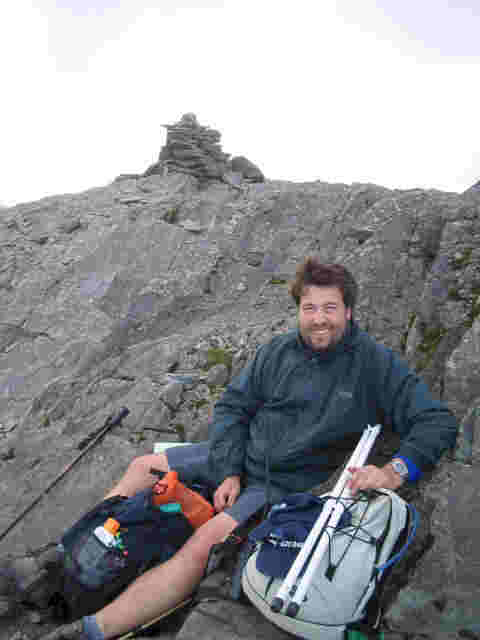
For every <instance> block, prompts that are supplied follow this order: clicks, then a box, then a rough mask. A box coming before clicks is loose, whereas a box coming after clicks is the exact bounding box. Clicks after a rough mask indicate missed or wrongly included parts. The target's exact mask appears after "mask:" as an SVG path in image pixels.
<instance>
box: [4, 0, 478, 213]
mask: <svg viewBox="0 0 480 640" xmlns="http://www.w3.org/2000/svg"><path fill="white" fill-rule="evenodd" d="M0 60H1V76H0V77H1V83H2V96H1V100H0V105H1V106H0V114H1V116H0V143H1V153H0V177H1V182H0V202H1V203H3V204H8V205H10V204H15V203H18V202H26V201H30V200H35V199H38V198H41V197H43V196H46V195H52V194H61V193H68V192H77V191H82V190H84V189H88V188H91V187H95V186H101V185H104V184H107V183H109V182H110V181H111V180H113V179H114V178H115V176H117V175H118V174H120V173H130V172H133V173H141V172H143V171H144V170H145V169H146V168H147V167H148V166H149V165H150V164H152V163H153V162H155V160H156V159H157V156H158V153H159V151H160V148H161V146H162V144H163V143H164V142H165V130H164V129H162V128H161V126H160V125H161V124H168V123H173V122H176V121H177V120H178V119H179V118H180V117H181V115H182V114H183V113H186V112H192V111H193V112H194V113H196V114H197V117H198V119H199V122H200V124H203V125H208V126H210V127H214V128H216V129H219V130H220V132H221V133H222V145H223V150H224V151H225V152H226V153H230V154H232V155H245V156H247V157H248V158H249V159H250V160H252V161H253V162H255V163H256V164H257V165H258V166H259V167H260V168H261V169H262V171H263V172H264V173H265V175H266V176H267V178H271V179H285V180H294V181H297V182H301V181H310V180H322V181H327V182H345V183H351V182H374V183H376V184H380V185H384V186H386V187H394V188H414V187H424V188H435V189H442V190H446V191H457V192H461V191H463V190H465V189H466V188H468V187H469V186H471V184H473V183H474V182H476V181H477V180H479V179H480V123H479V113H480V99H479V98H480V0H468V1H467V0H466V1H464V2H463V1H460V0H337V1H335V0H287V1H283V0H223V1H222V0H156V1H155V0H6V1H4V2H2V3H1V6H0Z"/></svg>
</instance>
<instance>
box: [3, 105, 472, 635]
mask: <svg viewBox="0 0 480 640" xmlns="http://www.w3.org/2000/svg"><path fill="white" fill-rule="evenodd" d="M182 121H183V124H181V127H179V128H178V129H177V128H174V127H172V128H171V129H169V143H167V147H168V151H166V152H165V153H164V154H163V156H162V161H161V162H162V166H163V167H168V171H167V172H161V173H160V174H158V173H152V174H151V175H147V176H143V177H138V176H128V175H127V176H123V177H122V179H120V180H117V181H114V182H113V183H112V184H111V185H109V186H107V187H104V188H97V189H92V190H90V191H86V192H84V193H79V194H76V195H69V196H61V197H51V198H45V199H43V200H40V201H38V202H33V203H28V204H22V205H18V206H16V207H12V208H8V209H6V210H3V211H2V214H1V216H0V251H1V259H0V295H1V300H2V304H1V306H0V389H1V395H0V397H1V404H0V478H1V485H0V486H1V487H2V509H1V512H0V535H1V532H2V531H4V530H5V529H6V528H7V526H9V525H10V523H11V522H13V520H14V519H15V518H16V517H17V516H18V514H20V513H21V511H22V510H23V509H25V508H26V507H27V506H28V505H29V504H30V503H31V501H32V500H33V499H34V498H35V497H36V496H37V495H38V493H39V492H40V490H42V489H44V488H45V487H47V486H48V485H49V483H50V482H51V481H52V480H53V479H54V478H55V477H56V476H57V474H59V473H60V471H61V470H62V469H63V468H64V467H65V465H66V464H67V463H69V462H70V461H71V460H72V459H73V458H74V457H75V456H76V455H77V454H78V453H79V447H80V446H81V445H82V442H84V440H85V438H86V437H87V436H89V435H91V434H92V433H94V432H96V430H97V429H98V428H99V427H101V426H102V425H103V424H104V422H105V420H106V418H107V416H109V415H110V414H112V413H116V412H118V410H119V408H120V407H122V406H126V407H128V408H129V409H130V414H129V416H128V417H127V418H126V419H125V420H124V421H123V422H122V424H121V425H120V426H118V427H115V428H113V429H112V430H111V431H110V432H109V434H108V435H106V436H105V438H104V439H103V440H101V441H100V442H99V443H98V444H97V445H96V446H95V447H93V448H92V449H91V450H90V451H89V452H88V453H87V454H86V455H85V457H84V458H82V460H81V461H80V462H79V463H78V464H77V465H76V466H75V467H74V468H72V469H71V471H70V472H69V473H67V474H66V475H65V477H64V478H63V479H62V480H61V482H59V483H58V485H57V486H56V487H55V488H54V489H53V490H52V491H51V492H49V493H48V495H47V496H45V497H44V498H43V499H42V500H41V501H40V502H39V503H38V504H37V506H36V507H35V508H34V509H32V510H31V511H30V512H29V513H28V514H27V515H26V516H25V517H24V518H23V519H22V520H21V521H20V522H19V523H18V524H17V526H16V527H14V528H13V529H12V530H11V531H10V533H9V534H8V535H7V536H5V537H4V538H3V539H2V540H1V549H2V552H1V553H2V554H3V556H5V557H6V556H8V555H9V554H10V555H11V554H14V555H16V557H18V556H22V555H23V556H25V557H28V556H29V553H30V552H31V551H32V550H37V549H39V548H40V547H42V545H45V544H47V543H48V542H51V541H56V540H58V538H59V536H60V535H61V533H62V531H64V530H65V528H66V527H67V526H69V525H70V524H71V523H72V522H74V521H75V520H76V519H77V518H78V516H79V514H80V513H82V512H84V511H86V510H87V509H88V508H89V507H91V506H92V505H93V504H94V503H95V502H97V501H98V500H100V499H101V498H102V496H103V495H105V493H106V491H107V490H108V489H110V487H111V486H112V485H113V483H114V481H115V480H116V479H117V478H118V477H119V475H120V474H121V473H122V472H123V471H124V469H125V468H126V466H127V464H128V462H129V461H130V460H131V458H132V457H133V456H135V455H140V454H142V453H146V452H151V451H152V448H153V443H154V442H156V441H160V440H170V441H173V442H175V441H181V440H184V439H186V440H201V439H205V437H206V435H207V433H208V420H209V414H210V412H211V409H212V406H213V405H214V403H215V401H216V399H217V398H218V396H219V394H220V393H221V392H222V390H223V389H224V388H225V385H226V384H227V383H228V381H229V380H230V379H231V377H232V376H233V375H236V374H237V373H238V372H239V371H240V370H241V368H242V366H243V365H244V364H245V363H246V362H247V360H248V359H249V358H250V357H251V356H252V355H253V354H254V352H255V349H256V348H257V347H258V346H259V345H260V344H262V343H264V342H266V341H268V340H269V339H270V338H271V337H272V336H273V335H275V334H277V333H279V332H283V331H285V330H286V329H288V328H290V327H293V326H295V324H296V309H295V305H294V303H293V301H291V300H290V299H289V297H288V294H287V287H286V285H287V282H288V280H289V278H291V277H293V276H294V274H295V269H296V267H297V265H298V263H299V261H301V260H302V259H303V258H304V257H305V256H307V255H311V254H317V255H319V256H320V257H321V258H322V259H324V260H325V261H332V262H333V261H338V262H342V263H344V264H345V265H346V266H347V267H349V268H350V269H351V270H352V272H353V273H354V274H355V276H356V278H357V280H358V282H359V285H360V292H361V293H360V299H359V304H358V308H357V310H356V320H357V322H358V323H359V324H360V326H362V327H364V328H366V329H367V330H368V331H370V333H371V334H372V335H374V336H375V337H376V338H377V339H379V340H381V341H383V342H384V343H385V344H387V345H388V346H390V347H392V348H393V349H395V350H396V351H398V352H399V353H400V354H402V355H403V356H404V358H406V359H407V360H408V361H409V362H410V364H411V366H412V367H415V368H416V370H417V371H418V373H419V374H420V375H421V376H422V377H423V378H424V379H425V380H426V382H427V384H428V385H429V386H430V387H431V388H432V390H433V392H434V393H435V394H438V396H441V397H442V398H443V399H444V400H445V401H446V402H448V403H449V405H450V407H451V408H452V410H453V411H454V412H455V413H456V415H457V417H458V419H459V421H461V422H462V431H461V437H460V438H459V443H458V447H457V450H456V451H455V452H454V453H453V454H452V455H449V456H446V457H445V459H444V461H443V463H442V464H441V465H440V466H439V467H438V469H437V470H436V471H435V472H434V473H433V474H431V477H426V478H424V479H423V480H422V482H421V483H420V484H419V486H418V487H415V488H411V489H408V490H406V497H408V498H410V499H412V501H413V502H414V503H415V505H416V506H417V508H418V509H419V511H420V513H421V514H422V526H421V530H420V531H419V533H418V534H417V539H416V543H415V545H414V546H413V547H412V550H411V552H410V555H409V556H408V557H407V558H406V560H405V562H404V563H403V564H401V565H399V566H398V568H397V570H396V573H395V574H394V578H395V579H394V580H393V581H392V585H393V586H392V588H391V593H390V595H389V601H390V603H391V607H390V613H389V616H390V619H389V620H390V623H391V625H392V627H394V628H395V629H396V630H397V631H396V633H398V634H399V635H397V636H392V637H399V638H400V637H401V638H404V637H406V636H405V633H406V632H409V633H410V635H409V637H410V638H413V637H417V636H415V633H420V631H421V630H422V629H423V630H425V629H426V633H428V628H429V625H430V627H431V629H433V630H431V631H430V637H433V638H434V637H436V631H435V629H438V627H439V626H440V627H441V626H442V624H444V625H447V624H448V625H450V627H451V628H452V629H454V631H451V635H450V636H449V637H452V638H460V637H475V636H474V635H465V634H468V633H470V634H472V633H474V632H473V631H472V630H471V628H470V627H469V624H470V623H469V622H468V620H469V615H470V614H469V611H470V610H473V606H474V602H475V603H477V604H478V586H479V581H480V580H479V576H480V552H479V548H478V545H476V544H475V540H476V531H477V530H478V528H479V527H480V513H479V510H478V505H479V504H480V500H479V498H480V496H479V490H480V476H479V468H480V466H479V465H480V437H479V435H478V433H479V429H480V423H479V420H480V418H479V408H480V389H479V387H478V374H479V371H478V361H479V358H478V354H479V352H480V347H479V344H480V342H479V332H480V319H479V315H480V271H479V265H480V199H479V198H478V197H476V196H475V195H473V196H472V194H471V193H470V194H465V195H455V194H451V193H448V194H447V193H442V192H439V191H422V190H410V191H398V190H388V189H385V188H382V187H378V186H375V185H371V184H366V185H364V184H352V185H345V184H326V183H322V182H312V183H305V184H294V183H290V182H279V181H265V182H263V183H253V184H248V183H247V184H245V185H243V186H242V188H241V190H239V189H238V188H236V187H235V186H232V185H230V184H227V183H225V182H221V181H219V180H215V181H211V182H207V183H205V182H204V178H205V177H206V176H213V175H219V174H220V165H222V163H225V162H226V159H225V155H224V154H222V153H221V151H220V150H219V148H218V147H217V146H216V145H217V142H218V137H216V135H213V134H212V132H210V133H208V132H206V131H205V130H204V129H203V128H201V127H199V126H198V124H197V123H196V121H194V120H193V119H185V117H184V118H183V119H182ZM182 121H181V122H182ZM181 129H183V130H184V131H185V130H188V131H189V132H191V133H192V132H196V134H195V135H197V134H198V135H197V137H196V138H195V140H196V141H197V142H196V143H195V144H196V146H195V145H193V146H192V145H190V146H189V144H190V143H188V144H187V142H185V140H186V139H185V138H182V133H181ZM207 134H208V135H207ZM190 139H193V138H192V136H191V138H190ZM182 144H183V145H184V146H182ZM169 145H170V146H169ZM202 145H204V146H202ZM182 149H183V150H184V151H185V150H186V151H188V152H190V151H192V149H193V150H194V151H198V155H197V156H196V160H195V163H196V164H195V163H193V161H191V160H189V159H188V158H187V155H188V153H187V154H186V155H185V156H184V157H182V153H181V151H182ZM174 150H175V153H173V151H174ZM206 150H209V152H210V151H211V153H212V155H211V158H212V163H213V164H212V165H211V167H210V165H209V164H208V162H204V160H203V159H201V158H202V157H203V156H202V155H201V154H202V153H203V154H204V155H205V154H206V153H207V151H206ZM162 153H163V152H162ZM193 155H195V154H193ZM191 157H193V156H191ZM209 157H210V156H209ZM182 163H183V164H182ZM213 165H215V168H214V167H213ZM222 166H223V165H222ZM197 171H198V173H197ZM394 450H395V439H394V438H393V436H392V435H391V434H388V433H385V434H384V436H383V438H382V439H381V442H380V443H379V447H378V449H377V450H376V454H375V456H374V459H375V460H378V461H381V460H385V459H386V457H387V456H388V455H390V454H391V453H392V451H394ZM205 607H207V609H209V610H210V613H211V620H212V622H211V623H210V627H211V628H212V631H211V637H212V638H213V637H215V638H218V637H220V636H221V637H222V638H223V637H225V638H232V637H236V635H235V634H236V633H237V631H234V630H235V629H239V628H248V629H249V631H248V633H249V636H248V637H251V638H253V637H259V638H261V637H263V635H265V636H266V635H268V633H266V632H265V628H264V627H263V626H262V627H260V626H258V635H256V634H257V625H256V623H255V620H256V617H255V616H256V614H255V613H254V612H252V611H251V610H249V609H246V608H245V607H243V606H241V605H238V604H237V605H235V606H233V605H232V606H230V605H229V604H228V603H221V605H216V604H215V603H210V604H208V605H205ZM469 607H470V609H469ZM477 609H478V607H477ZM4 610H9V608H8V606H7V605H5V606H4ZM240 611H241V612H240ZM27 613H28V611H27ZM27 613H25V615H27ZM16 615H17V617H14V618H13V619H10V618H9V622H8V623H7V622H5V625H4V626H1V625H2V624H3V622H1V623H0V635H1V634H4V635H1V637H5V638H10V637H12V636H13V635H14V631H16V630H18V628H19V626H21V625H23V624H25V618H24V617H22V615H23V614H22V613H17V614H16ZM196 615H197V616H201V615H202V613H201V612H197V613H196ZM216 616H217V617H218V616H222V619H224V620H225V624H224V626H223V627H222V628H220V627H214V625H215V622H213V620H215V619H217V618H216ZM27 617H28V616H27ZM244 619H245V620H248V621H247V622H242V621H243V620H244ZM412 621H415V624H414V629H413V630H412V628H411V624H412ZM245 625H246V626H245ZM409 625H410V626H409ZM266 626H267V627H268V628H270V627H269V623H266ZM193 627H195V624H193V625H192V623H190V626H189V627H185V630H184V634H187V635H188V633H190V632H191V629H192V628H193ZM445 628H446V627H445ZM461 629H464V631H463V632H462V633H463V634H464V635H459V631H460V630H461ZM217 632H218V633H217ZM404 632H405V633H404ZM209 633H210V632H207V631H205V634H204V635H206V637H207V638H208V637H210V635H209ZM392 633H393V632H392ZM159 637H160V636H159ZM179 637H181V636H179Z"/></svg>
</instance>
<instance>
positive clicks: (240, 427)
mask: <svg viewBox="0 0 480 640" xmlns="http://www.w3.org/2000/svg"><path fill="white" fill-rule="evenodd" d="M267 348H268V345H263V346H261V347H260V348H259V349H258V350H257V352H256V354H255V358H254V359H253V360H252V361H251V362H250V363H249V364H248V365H247V366H245V368H244V369H243V370H242V371H241V372H240V374H239V375H238V376H237V377H236V378H234V379H233V380H232V382H231V383H230V384H229V385H228V387H227V389H226V390H225V392H224V393H223V394H222V396H221V398H220V399H219V400H218V402H217V403H216V405H215V410H214V413H213V420H212V424H211V427H210V433H209V440H210V447H209V457H208V466H209V471H210V473H211V475H212V476H213V478H214V479H215V482H216V483H217V485H219V484H220V483H221V482H223V480H224V479H225V478H227V477H229V476H235V475H242V473H243V469H244V460H245V450H246V443H247V440H248V438H249V425H250V420H251V419H252V418H253V417H254V416H255V414H256V412H257V410H258V409H259V407H260V406H261V405H262V404H263V394H262V371H263V366H264V361H265V356H266V351H267Z"/></svg>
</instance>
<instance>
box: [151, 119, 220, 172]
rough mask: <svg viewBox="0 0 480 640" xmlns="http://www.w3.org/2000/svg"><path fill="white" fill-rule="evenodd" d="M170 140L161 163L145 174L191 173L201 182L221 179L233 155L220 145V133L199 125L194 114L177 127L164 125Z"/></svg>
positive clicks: (180, 122)
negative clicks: (230, 156)
mask: <svg viewBox="0 0 480 640" xmlns="http://www.w3.org/2000/svg"><path fill="white" fill-rule="evenodd" d="M162 126H164V127H165V128H166V129H167V141H166V144H165V146H164V147H163V148H162V150H161V151H160V155H159V158H158V162H157V163H156V164H154V165H153V166H152V167H150V168H149V169H148V170H147V171H146V173H145V175H152V174H155V173H157V174H158V173H159V174H161V175H166V174H169V173H187V174H189V175H192V176H195V177H196V178H198V179H200V180H209V179H215V178H221V177H222V176H223V174H224V173H225V171H226V169H227V163H228V157H229V155H228V154H226V153H223V151H222V148H221V146H220V133H219V132H218V131H216V130H215V129H210V128H209V127H202V126H201V125H199V124H198V121H197V118H196V116H195V114H194V113H186V114H185V115H183V116H182V118H181V119H180V121H179V122H177V123H176V124H165V125H162Z"/></svg>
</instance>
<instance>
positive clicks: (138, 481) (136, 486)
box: [105, 453, 170, 499]
mask: <svg viewBox="0 0 480 640" xmlns="http://www.w3.org/2000/svg"><path fill="white" fill-rule="evenodd" d="M151 467H153V468H154V469H158V470H159V471H169V470H170V467H169V466H168V460H167V456H166V455H165V454H164V453H159V454H150V455H146V456H140V457H139V458H135V459H134V460H132V462H131V463H130V465H129V467H128V469H127V471H126V472H125V474H124V475H123V476H122V477H121V479H120V481H119V482H118V484H116V485H115V486H114V487H113V489H111V491H109V492H108V493H107V495H106V496H105V499H106V498H111V497H112V496H127V497H128V498H130V497H131V496H133V495H135V493H137V491H142V489H148V488H149V487H153V485H154V484H155V482H156V481H157V480H158V478H157V476H153V475H152V474H151V473H150V468H151Z"/></svg>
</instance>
